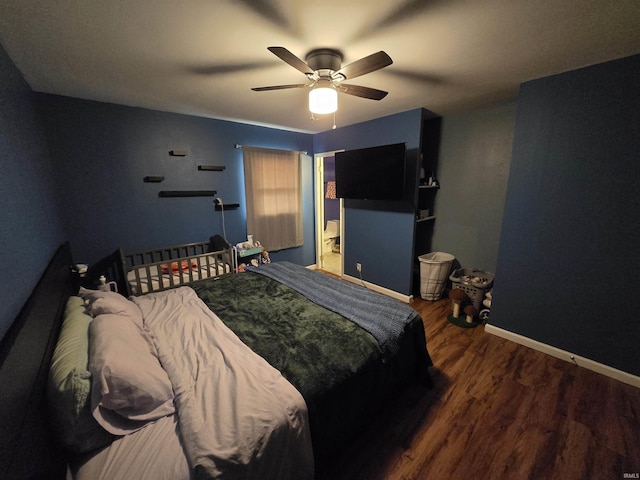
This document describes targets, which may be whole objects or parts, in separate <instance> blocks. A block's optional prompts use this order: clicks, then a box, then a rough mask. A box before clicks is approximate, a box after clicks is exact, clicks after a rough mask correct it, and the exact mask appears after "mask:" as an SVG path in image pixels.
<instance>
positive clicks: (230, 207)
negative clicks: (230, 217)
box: [216, 203, 240, 211]
mask: <svg viewBox="0 0 640 480" xmlns="http://www.w3.org/2000/svg"><path fill="white" fill-rule="evenodd" d="M222 207H223V206H222V205H218V204H216V210H218V211H220V210H222ZM236 208H240V204H239V203H225V204H224V209H225V210H235V209H236Z"/></svg>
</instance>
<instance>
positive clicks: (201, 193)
mask: <svg viewBox="0 0 640 480" xmlns="http://www.w3.org/2000/svg"><path fill="white" fill-rule="evenodd" d="M216 193H218V192H217V191H216V190H161V191H159V192H158V196H159V197H213V196H215V194H216Z"/></svg>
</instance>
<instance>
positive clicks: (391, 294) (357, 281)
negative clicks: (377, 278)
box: [342, 275, 413, 303]
mask: <svg viewBox="0 0 640 480" xmlns="http://www.w3.org/2000/svg"><path fill="white" fill-rule="evenodd" d="M342 279H343V280H346V281H347V282H351V283H355V284H357V285H364V286H365V287H367V288H368V289H369V290H373V291H374V292H378V293H382V294H383V295H386V296H388V297H391V298H395V299H396V300H400V301H401V302H404V303H411V302H413V295H404V294H402V293H398V292H396V291H395V290H390V289H388V288H385V287H381V286H380V285H376V284H375V283H369V282H365V281H363V280H360V279H359V278H356V277H352V276H351V275H342Z"/></svg>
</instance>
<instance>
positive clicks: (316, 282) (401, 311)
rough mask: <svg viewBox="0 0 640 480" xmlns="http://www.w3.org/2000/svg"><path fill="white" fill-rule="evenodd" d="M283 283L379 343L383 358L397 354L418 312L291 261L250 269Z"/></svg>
mask: <svg viewBox="0 0 640 480" xmlns="http://www.w3.org/2000/svg"><path fill="white" fill-rule="evenodd" d="M247 271H248V272H251V273H258V274H260V275H265V276H267V277H270V278H273V279H274V280H277V281H279V282H280V283H283V284H284V285H286V286H288V287H290V288H292V289H294V290H296V291H297V292H299V293H301V294H302V295H304V296H305V297H307V298H308V299H309V300H311V301H312V302H315V303H317V304H318V305H320V306H322V307H324V308H327V309H329V310H331V311H333V312H336V313H338V314H340V315H342V316H343V317H346V318H348V319H349V320H351V321H352V322H354V323H356V324H357V325H358V326H360V327H361V328H363V329H365V330H366V331H367V332H369V333H370V334H371V335H373V337H374V338H375V339H376V340H377V341H378V344H379V345H380V349H381V351H382V354H383V356H384V357H387V356H389V355H393V354H395V353H397V352H398V349H399V348H400V346H399V342H398V340H399V338H400V336H401V335H402V332H403V331H404V328H405V326H406V325H407V324H408V323H409V322H410V321H411V320H413V319H414V318H415V317H416V316H417V315H418V313H417V312H416V311H415V310H414V309H413V308H411V307H409V306H408V305H405V304H404V303H401V302H400V301H398V300H395V299H393V298H391V297H387V296H384V295H381V294H379V293H376V292H373V291H371V290H368V289H366V288H364V287H360V286H358V285H354V284H351V283H347V282H344V281H341V280H337V279H335V278H332V277H329V276H327V275H323V274H321V273H318V272H314V271H312V270H309V269H307V268H304V267H302V266H300V265H296V264H293V263H289V262H276V263H271V264H266V265H261V266H260V267H257V268H255V267H254V268H247Z"/></svg>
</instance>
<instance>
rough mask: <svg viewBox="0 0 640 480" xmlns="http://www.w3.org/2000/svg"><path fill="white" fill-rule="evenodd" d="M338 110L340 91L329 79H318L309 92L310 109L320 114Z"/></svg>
mask: <svg viewBox="0 0 640 480" xmlns="http://www.w3.org/2000/svg"><path fill="white" fill-rule="evenodd" d="M336 110H338V92H337V91H336V89H335V87H334V86H333V85H332V84H331V82H330V81H329V80H318V83H317V84H316V85H315V86H314V87H313V88H312V89H311V91H310V92H309V111H310V112H311V113H316V114H318V115H324V114H327V113H333V112H335V111H336Z"/></svg>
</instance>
